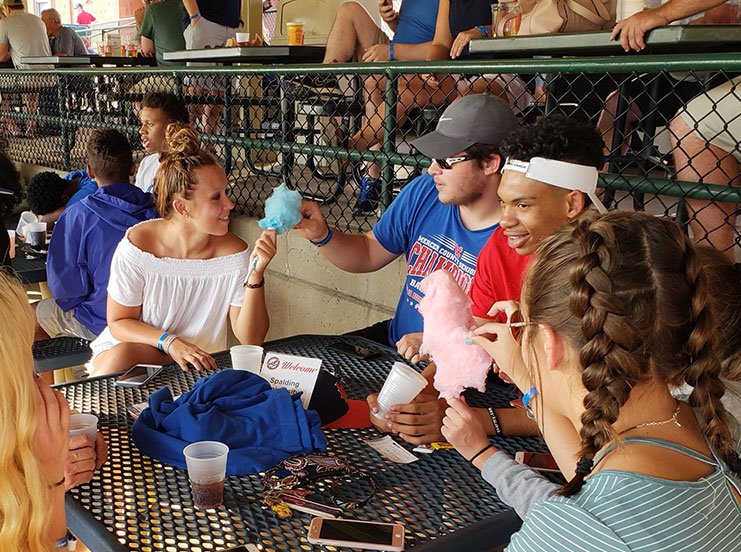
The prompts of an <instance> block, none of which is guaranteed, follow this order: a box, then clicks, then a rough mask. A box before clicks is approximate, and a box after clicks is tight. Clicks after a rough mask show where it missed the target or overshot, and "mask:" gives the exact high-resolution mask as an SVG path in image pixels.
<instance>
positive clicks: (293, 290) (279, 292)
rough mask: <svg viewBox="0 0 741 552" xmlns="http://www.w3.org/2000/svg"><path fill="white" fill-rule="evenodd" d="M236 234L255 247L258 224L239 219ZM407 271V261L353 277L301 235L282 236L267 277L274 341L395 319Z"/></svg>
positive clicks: (233, 226)
mask: <svg viewBox="0 0 741 552" xmlns="http://www.w3.org/2000/svg"><path fill="white" fill-rule="evenodd" d="M231 229H232V231H233V232H234V233H235V234H237V235H239V236H240V237H241V238H243V239H244V240H245V241H246V242H247V243H249V244H252V243H254V242H255V239H256V238H257V237H258V236H259V235H260V232H261V229H260V227H259V226H258V225H257V219H255V218H252V217H246V216H236V217H233V219H232V223H231ZM405 272H406V263H405V262H404V259H403V258H400V259H397V260H396V261H394V262H393V263H391V264H390V265H388V266H386V267H385V268H383V269H382V270H379V271H378V272H375V273H371V274H349V273H347V272H343V271H341V270H340V269H338V268H336V267H335V266H333V265H332V264H330V263H329V262H328V261H327V260H326V259H324V257H322V256H321V254H320V253H319V251H318V250H317V248H316V247H315V246H313V245H312V244H311V243H309V242H308V241H307V240H306V239H304V238H303V237H302V236H301V234H299V233H298V232H297V231H295V230H290V231H288V232H286V233H285V234H283V235H281V236H278V253H277V254H276V256H275V258H274V259H273V261H272V262H271V263H270V266H269V267H268V270H267V272H266V275H265V287H266V300H267V304H268V312H269V313H270V332H269V333H268V339H277V338H280V337H285V336H289V335H296V334H304V333H316V334H339V333H344V332H347V331H351V330H355V329H359V328H363V327H365V326H368V325H370V324H373V323H375V322H378V321H380V320H384V319H387V318H390V317H391V316H392V315H393V314H394V310H395V308H396V302H397V301H398V299H399V294H400V292H401V287H402V284H403V281H404V274H405Z"/></svg>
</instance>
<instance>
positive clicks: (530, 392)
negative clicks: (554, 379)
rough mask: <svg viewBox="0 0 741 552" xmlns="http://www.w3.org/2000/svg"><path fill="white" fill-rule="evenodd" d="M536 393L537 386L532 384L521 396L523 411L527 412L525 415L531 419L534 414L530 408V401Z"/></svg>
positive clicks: (533, 417)
mask: <svg viewBox="0 0 741 552" xmlns="http://www.w3.org/2000/svg"><path fill="white" fill-rule="evenodd" d="M537 394H538V388H537V387H535V386H534V385H533V386H532V387H531V388H530V389H528V390H527V391H526V392H525V394H524V395H523V396H522V406H524V407H525V411H526V412H527V417H528V418H530V419H531V420H534V419H535V414H533V411H532V410H531V409H530V401H532V400H533V397H534V396H535V395H537Z"/></svg>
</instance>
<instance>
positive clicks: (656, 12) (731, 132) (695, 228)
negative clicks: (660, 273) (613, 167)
mask: <svg viewBox="0 0 741 552" xmlns="http://www.w3.org/2000/svg"><path fill="white" fill-rule="evenodd" d="M724 3H725V0H669V1H668V2H666V3H664V4H662V5H661V6H659V7H657V8H654V9H647V10H643V11H641V12H639V13H637V14H635V15H633V16H631V17H629V18H627V19H625V20H623V21H620V22H619V23H618V24H617V25H615V28H614V30H613V32H612V36H611V38H613V39H615V38H618V37H619V39H620V43H621V44H622V46H623V48H624V49H625V51H629V50H630V49H633V50H637V51H639V50H642V49H643V48H645V46H646V44H645V40H644V35H645V33H647V32H648V31H650V30H651V29H654V28H656V27H660V26H663V25H668V24H669V23H671V22H673V21H677V20H679V19H684V18H686V17H690V16H693V15H696V14H698V13H701V12H706V15H707V12H708V11H709V10H712V9H713V8H716V10H713V11H714V12H718V15H713V17H714V18H718V17H720V18H726V19H729V13H728V11H727V10H725V7H724V6H722V4H724ZM733 17H735V14H734V16H733ZM732 22H733V21H732ZM739 82H740V81H739V79H738V77H737V78H736V79H733V80H731V81H729V82H726V83H725V84H722V85H720V86H718V87H716V88H714V89H713V90H711V91H710V92H707V93H701V94H700V95H699V96H697V97H696V98H695V99H694V100H692V101H691V102H689V104H688V105H687V106H686V108H685V109H681V110H680V111H679V114H678V116H677V117H675V118H674V119H673V120H672V121H671V123H670V130H671V133H670V137H671V141H672V146H673V148H674V149H673V153H674V165H675V169H676V171H677V178H679V179H680V180H688V181H695V182H697V181H702V182H704V183H706V184H723V185H739V184H741V180H740V178H741V176H740V174H741V173H740V172H739V171H740V169H739V162H741V153H740V152H739V142H740V141H741V117H739V113H741V100H739V96H740V94H741V93H740V92H739ZM687 204H688V206H689V208H690V210H691V211H692V212H693V214H694V217H693V218H692V220H691V221H690V226H691V228H692V232H693V235H694V238H695V239H696V240H698V241H700V242H705V243H706V244H708V245H712V246H713V247H716V248H717V249H719V250H720V251H723V252H724V253H725V254H726V255H727V256H728V257H729V258H730V259H731V260H734V250H733V248H734V244H735V243H736V241H737V239H738V232H737V230H736V228H735V222H736V212H737V210H738V204H735V203H723V202H707V201H704V200H696V199H690V200H688V201H687Z"/></svg>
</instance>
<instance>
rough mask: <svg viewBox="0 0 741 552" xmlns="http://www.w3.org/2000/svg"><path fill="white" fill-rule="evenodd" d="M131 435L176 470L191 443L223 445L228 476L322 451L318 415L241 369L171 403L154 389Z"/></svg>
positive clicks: (199, 384)
mask: <svg viewBox="0 0 741 552" xmlns="http://www.w3.org/2000/svg"><path fill="white" fill-rule="evenodd" d="M132 436H133V439H134V443H136V446H137V447H139V450H141V451H142V452H143V453H145V454H147V455H149V456H151V457H152V458H156V459H157V460H160V461H161V462H164V463H165V464H170V465H172V466H177V467H179V468H185V457H184V456H183V449H184V448H185V447H186V446H187V445H189V444H190V443H194V442H196V441H220V442H222V443H225V444H226V445H227V446H229V456H228V458H227V465H226V474H227V475H247V474H252V473H258V472H261V471H265V470H266V469H268V468H271V467H273V466H275V465H276V464H278V463H279V462H281V461H283V460H285V459H286V458H289V457H290V456H294V455H296V454H304V453H307V452H312V451H318V450H325V449H326V448H327V440H326V438H325V437H324V433H322V429H321V421H320V420H319V415H318V414H317V413H316V412H314V411H313V410H304V408H303V406H302V405H301V400H300V397H299V395H298V394H296V395H291V394H290V393H289V392H288V391H286V390H285V389H271V387H270V385H269V384H268V382H267V381H265V380H264V379H263V378H261V377H260V376H258V375H256V374H253V373H251V372H246V371H240V370H224V371H222V372H218V373H216V374H213V375H211V376H208V377H205V378H202V379H200V380H198V381H197V382H196V383H195V385H193V389H191V390H190V391H189V392H188V393H185V394H184V395H182V396H180V397H178V399H177V400H176V401H173V400H172V394H171V393H170V389H169V388H167V387H163V388H162V389H159V390H157V391H156V392H155V393H153V394H152V395H151V396H150V397H149V408H147V409H145V410H144V411H143V412H142V413H141V415H140V416H139V418H138V419H137V420H136V422H135V423H134V427H133V429H132Z"/></svg>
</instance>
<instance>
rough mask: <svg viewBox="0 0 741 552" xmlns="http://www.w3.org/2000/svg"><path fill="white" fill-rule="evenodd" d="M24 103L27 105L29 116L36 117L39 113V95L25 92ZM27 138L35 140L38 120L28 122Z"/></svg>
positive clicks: (28, 120)
mask: <svg viewBox="0 0 741 552" xmlns="http://www.w3.org/2000/svg"><path fill="white" fill-rule="evenodd" d="M23 101H24V102H25V103H26V110H27V112H28V114H29V115H36V113H38V111H39V95H38V93H36V92H25V93H24V94H23ZM26 136H27V137H29V138H34V137H35V136H36V120H34V119H27V120H26Z"/></svg>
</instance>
